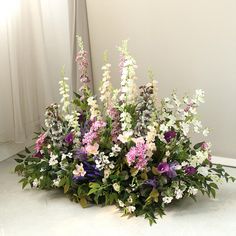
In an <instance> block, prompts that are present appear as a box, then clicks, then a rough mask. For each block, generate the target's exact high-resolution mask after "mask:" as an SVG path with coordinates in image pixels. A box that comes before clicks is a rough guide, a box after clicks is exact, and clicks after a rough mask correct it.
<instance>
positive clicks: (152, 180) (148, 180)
mask: <svg viewBox="0 0 236 236" xmlns="http://www.w3.org/2000/svg"><path fill="white" fill-rule="evenodd" d="M144 184H146V185H150V186H152V187H153V188H156V186H157V181H156V179H147V180H146V181H145V182H144Z"/></svg>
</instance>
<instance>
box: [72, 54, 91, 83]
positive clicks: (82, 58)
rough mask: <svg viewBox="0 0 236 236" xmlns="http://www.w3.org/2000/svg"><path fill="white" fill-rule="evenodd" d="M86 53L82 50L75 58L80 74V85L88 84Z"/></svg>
mask: <svg viewBox="0 0 236 236" xmlns="http://www.w3.org/2000/svg"><path fill="white" fill-rule="evenodd" d="M87 55H88V53H87V52H86V51H84V50H80V51H79V52H78V54H77V56H76V59H75V60H76V62H77V63H78V65H79V70H80V71H81V74H80V81H81V82H82V83H89V82H90V80H89V77H88V60H87Z"/></svg>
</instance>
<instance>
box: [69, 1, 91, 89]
mask: <svg viewBox="0 0 236 236" xmlns="http://www.w3.org/2000/svg"><path fill="white" fill-rule="evenodd" d="M68 10H69V24H70V25H69V29H70V41H71V55H72V58H71V60H72V68H71V73H72V85H73V89H74V91H78V89H79V88H80V86H81V83H80V80H79V71H78V68H77V65H76V63H75V57H76V53H77V51H78V45H77V40H76V35H79V36H81V37H82V39H83V41H84V47H85V50H86V51H87V52H88V60H89V71H88V73H89V78H90V81H91V82H90V87H91V89H92V90H93V74H92V60H91V50H90V40H89V29H88V16H87V6H86V0H68Z"/></svg>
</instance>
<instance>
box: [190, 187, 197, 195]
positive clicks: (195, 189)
mask: <svg viewBox="0 0 236 236" xmlns="http://www.w3.org/2000/svg"><path fill="white" fill-rule="evenodd" d="M197 192H198V189H197V188H194V187H193V186H190V187H189V188H188V193H189V194H191V195H196V194H197Z"/></svg>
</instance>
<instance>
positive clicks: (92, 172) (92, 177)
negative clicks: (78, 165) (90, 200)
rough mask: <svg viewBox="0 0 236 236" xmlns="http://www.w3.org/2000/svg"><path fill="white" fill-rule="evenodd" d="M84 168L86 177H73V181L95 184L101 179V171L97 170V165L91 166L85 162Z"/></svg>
mask: <svg viewBox="0 0 236 236" xmlns="http://www.w3.org/2000/svg"><path fill="white" fill-rule="evenodd" d="M82 163H83V167H84V170H85V171H86V175H85V176H73V177H72V179H73V181H75V182H77V181H84V180H88V181H89V182H94V181H96V180H97V179H98V178H99V177H101V173H100V171H99V170H98V169H97V168H96V165H94V164H91V163H89V162H87V161H83V162H82Z"/></svg>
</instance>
